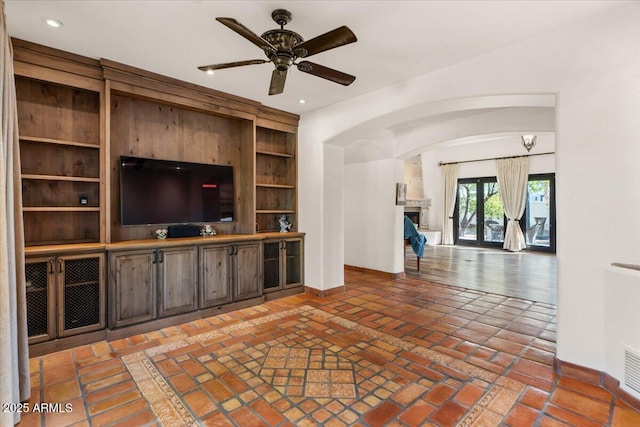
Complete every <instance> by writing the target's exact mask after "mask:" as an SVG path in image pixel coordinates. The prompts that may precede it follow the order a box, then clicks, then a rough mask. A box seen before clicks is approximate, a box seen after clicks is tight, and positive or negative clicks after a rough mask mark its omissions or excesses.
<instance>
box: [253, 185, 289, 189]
mask: <svg viewBox="0 0 640 427" xmlns="http://www.w3.org/2000/svg"><path fill="white" fill-rule="evenodd" d="M256 187H262V188H283V189H295V188H296V186H295V185H284V184H256Z"/></svg>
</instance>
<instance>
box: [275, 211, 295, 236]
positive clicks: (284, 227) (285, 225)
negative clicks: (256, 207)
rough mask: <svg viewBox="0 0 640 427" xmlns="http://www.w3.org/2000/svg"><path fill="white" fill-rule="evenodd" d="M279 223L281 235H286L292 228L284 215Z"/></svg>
mask: <svg viewBox="0 0 640 427" xmlns="http://www.w3.org/2000/svg"><path fill="white" fill-rule="evenodd" d="M278 222H279V223H280V232H281V233H286V232H287V231H289V229H290V228H291V225H292V224H291V223H290V222H289V221H287V216H286V215H282V216H281V217H280V218H279V219H278Z"/></svg>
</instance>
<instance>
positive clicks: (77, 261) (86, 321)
mask: <svg viewBox="0 0 640 427" xmlns="http://www.w3.org/2000/svg"><path fill="white" fill-rule="evenodd" d="M57 264H58V282H57V288H58V335H59V336H67V335H75V334H80V333H83V332H88V331H93V330H96V329H101V328H104V326H105V321H104V318H105V304H104V301H105V295H104V292H105V291H104V280H103V278H102V272H103V271H104V265H103V264H104V254H91V255H73V256H62V257H59V258H58V259H57Z"/></svg>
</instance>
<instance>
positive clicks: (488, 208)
mask: <svg viewBox="0 0 640 427" xmlns="http://www.w3.org/2000/svg"><path fill="white" fill-rule="evenodd" d="M454 221H455V224H457V227H455V230H454V234H455V238H456V241H457V243H458V244H461V245H474V246H489V247H500V246H502V244H503V243H504V229H505V216H504V208H503V206H502V199H501V198H500V189H499V187H498V182H497V180H496V178H495V177H489V178H470V179H460V180H458V200H457V202H456V210H455V213H454Z"/></svg>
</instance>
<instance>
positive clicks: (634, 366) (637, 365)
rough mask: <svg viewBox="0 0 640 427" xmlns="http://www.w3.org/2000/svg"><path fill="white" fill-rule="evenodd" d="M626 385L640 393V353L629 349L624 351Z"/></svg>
mask: <svg viewBox="0 0 640 427" xmlns="http://www.w3.org/2000/svg"><path fill="white" fill-rule="evenodd" d="M624 384H625V385H626V386H627V387H629V388H630V389H632V390H634V391H635V392H637V393H640V353H638V352H637V351H634V350H631V349H629V348H626V349H625V350H624Z"/></svg>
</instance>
